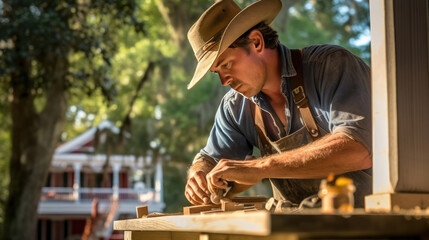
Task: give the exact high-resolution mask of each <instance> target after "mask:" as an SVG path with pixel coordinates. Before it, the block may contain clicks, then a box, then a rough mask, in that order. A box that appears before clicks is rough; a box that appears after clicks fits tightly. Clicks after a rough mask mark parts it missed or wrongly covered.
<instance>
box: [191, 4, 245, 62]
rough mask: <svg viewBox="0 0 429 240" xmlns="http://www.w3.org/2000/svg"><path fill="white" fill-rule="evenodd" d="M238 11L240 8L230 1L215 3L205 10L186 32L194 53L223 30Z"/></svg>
mask: <svg viewBox="0 0 429 240" xmlns="http://www.w3.org/2000/svg"><path fill="white" fill-rule="evenodd" d="M240 11H241V8H240V7H239V6H238V5H237V4H236V3H235V2H234V1H232V0H220V1H217V2H216V3H215V4H213V5H212V6H211V7H210V8H209V9H207V11H206V12H204V14H203V15H201V17H200V19H199V21H197V22H196V23H195V24H194V25H192V27H191V28H190V29H189V31H188V40H189V43H190V44H191V46H192V50H193V51H194V53H195V54H197V52H198V50H199V49H200V48H201V47H203V45H204V44H206V43H207V42H208V41H209V40H210V39H211V38H213V37H214V36H215V35H216V34H218V33H219V32H221V31H222V30H223V29H225V28H226V27H227V26H228V24H229V23H230V22H231V20H232V19H233V18H234V17H235V16H236V15H237V14H238V13H239V12H240ZM219 40H220V39H219ZM197 58H198V57H197Z"/></svg>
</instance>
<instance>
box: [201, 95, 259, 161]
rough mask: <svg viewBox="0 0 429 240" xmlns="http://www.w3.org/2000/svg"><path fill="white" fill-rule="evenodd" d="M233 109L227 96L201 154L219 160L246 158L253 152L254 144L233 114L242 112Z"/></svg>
mask: <svg viewBox="0 0 429 240" xmlns="http://www.w3.org/2000/svg"><path fill="white" fill-rule="evenodd" d="M231 111H232V110H231V108H230V106H228V103H227V96H225V97H224V98H223V99H222V101H221V103H220V105H219V108H218V110H217V112H216V115H215V120H214V124H213V128H212V130H211V132H210V135H209V138H208V140H207V145H206V146H205V147H204V148H203V149H201V151H200V154H201V155H206V156H209V157H211V158H213V159H214V160H215V161H216V162H218V161H219V160H220V159H222V158H226V159H234V160H244V159H245V157H246V155H249V154H252V151H253V146H252V145H251V144H250V143H249V141H248V140H247V138H246V137H245V135H244V134H243V133H242V132H241V131H240V129H239V127H238V125H237V122H236V121H235V119H234V118H233V117H232V115H233V114H241V113H232V112H231Z"/></svg>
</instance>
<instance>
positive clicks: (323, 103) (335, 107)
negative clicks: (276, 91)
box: [194, 44, 372, 163]
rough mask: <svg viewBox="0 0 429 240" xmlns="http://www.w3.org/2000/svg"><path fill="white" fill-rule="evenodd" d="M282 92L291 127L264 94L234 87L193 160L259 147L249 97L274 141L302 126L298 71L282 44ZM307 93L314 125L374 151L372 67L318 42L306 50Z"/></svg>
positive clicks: (244, 152)
mask: <svg viewBox="0 0 429 240" xmlns="http://www.w3.org/2000/svg"><path fill="white" fill-rule="evenodd" d="M278 51H279V58H280V61H281V78H282V81H281V86H279V87H281V90H282V92H283V94H284V95H285V98H286V105H285V113H286V119H287V126H282V124H281V121H280V120H279V118H278V117H277V115H276V114H275V112H274V110H273V108H272V107H271V105H270V104H269V102H268V100H267V98H266V96H265V95H264V93H262V92H260V93H258V94H257V95H255V96H253V97H251V98H247V97H245V96H243V95H241V94H240V93H239V92H237V91H235V90H233V89H231V90H230V91H229V92H228V93H226V94H225V96H224V97H223V99H222V101H221V103H220V105H219V108H218V110H217V112H216V116H215V121H214V125H213V128H212V130H211V132H210V136H209V138H208V141H207V145H206V146H205V147H204V148H203V149H201V151H200V153H199V154H197V156H196V157H195V159H194V163H195V162H197V161H201V160H203V159H205V160H208V161H212V162H213V160H214V161H215V162H217V161H218V160H220V159H222V158H226V159H235V160H243V159H245V157H246V156H247V155H252V152H253V147H258V135H257V132H256V129H255V123H254V118H253V115H252V111H251V104H252V103H251V101H252V102H254V103H255V104H257V105H258V106H259V107H260V108H261V109H262V110H263V111H262V113H263V118H264V122H265V125H266V128H267V129H266V130H267V134H268V135H269V137H270V139H271V140H272V141H275V140H277V139H279V138H281V137H284V136H287V135H289V134H292V133H294V132H295V131H297V130H299V129H300V128H301V127H302V126H303V121H302V119H301V116H300V112H299V110H297V108H296V106H295V104H294V102H293V97H292V94H291V85H290V77H292V76H295V75H296V71H295V68H294V67H293V64H292V57H291V52H290V50H289V49H288V48H287V47H286V46H284V45H281V44H280V45H279V47H278ZM302 58H303V75H304V76H303V81H304V91H305V94H306V96H307V98H308V100H309V106H310V109H311V111H312V114H313V117H314V119H315V121H316V123H317V124H318V125H319V126H320V127H322V128H323V129H325V130H326V131H327V132H330V133H343V134H345V135H346V136H348V137H350V138H351V139H354V140H356V141H358V142H360V143H362V144H363V146H365V147H366V149H367V150H368V151H369V152H370V153H371V152H372V134H371V131H372V129H371V80H370V69H369V67H368V66H367V65H366V64H365V63H364V62H363V61H362V60H361V59H360V58H358V57H356V56H355V55H353V54H352V53H350V52H349V51H348V50H346V49H345V48H343V47H340V46H334V45H314V46H309V47H306V48H304V49H303V55H302Z"/></svg>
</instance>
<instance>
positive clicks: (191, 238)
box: [124, 231, 200, 240]
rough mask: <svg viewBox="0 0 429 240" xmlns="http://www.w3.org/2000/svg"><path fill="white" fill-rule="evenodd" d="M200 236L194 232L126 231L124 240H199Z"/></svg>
mask: <svg viewBox="0 0 429 240" xmlns="http://www.w3.org/2000/svg"><path fill="white" fill-rule="evenodd" d="M199 235H200V234H199V233H194V232H169V231H165V232H160V231H147V232H139V231H125V232H124V240H148V239H156V240H199V239H200V237H199Z"/></svg>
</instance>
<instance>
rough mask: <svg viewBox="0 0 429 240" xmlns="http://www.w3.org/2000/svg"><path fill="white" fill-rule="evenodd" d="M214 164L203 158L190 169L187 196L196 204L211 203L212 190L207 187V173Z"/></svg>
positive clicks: (186, 189)
mask: <svg viewBox="0 0 429 240" xmlns="http://www.w3.org/2000/svg"><path fill="white" fill-rule="evenodd" d="M213 167H214V164H212V163H210V162H208V161H206V160H203V161H199V162H197V163H195V164H194V165H192V166H191V168H190V169H189V171H188V182H187V183H186V187H185V197H186V198H187V199H188V201H189V202H190V203H192V204H194V205H201V204H209V203H210V192H209V190H208V188H207V180H206V176H207V173H208V172H210V170H211V169H213Z"/></svg>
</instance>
